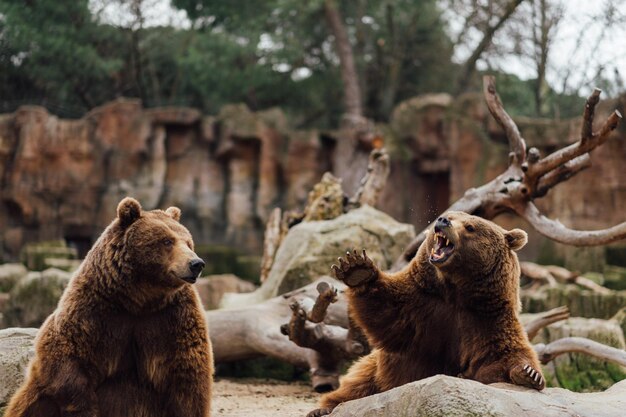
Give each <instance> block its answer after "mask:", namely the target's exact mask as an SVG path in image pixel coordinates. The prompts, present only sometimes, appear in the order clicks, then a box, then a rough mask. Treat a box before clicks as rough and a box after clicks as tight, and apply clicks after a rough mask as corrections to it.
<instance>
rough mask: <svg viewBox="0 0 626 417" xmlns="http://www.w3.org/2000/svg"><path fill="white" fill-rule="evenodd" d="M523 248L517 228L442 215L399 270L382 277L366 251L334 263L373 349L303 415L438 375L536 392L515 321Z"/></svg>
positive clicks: (530, 355)
mask: <svg viewBox="0 0 626 417" xmlns="http://www.w3.org/2000/svg"><path fill="white" fill-rule="evenodd" d="M526 241H527V235H526V233H525V232H524V231H522V230H519V229H514V230H511V231H506V230H504V229H503V228H501V227H500V226H498V225H496V224H494V223H492V222H490V221H487V220H485V219H482V218H480V217H475V216H471V215H469V214H466V213H462V212H448V213H447V214H446V215H444V216H442V217H440V218H439V219H438V220H437V221H436V223H435V224H434V228H433V230H431V231H430V233H429V234H428V236H427V238H426V240H425V241H424V243H423V244H422V245H421V246H420V248H419V250H418V252H417V254H416V255H415V257H414V259H413V260H412V261H411V263H410V264H409V265H408V266H407V267H406V268H405V269H404V270H402V271H400V272H397V273H393V274H389V273H385V272H382V271H380V270H379V269H378V268H377V267H376V266H375V265H374V264H373V263H372V261H371V260H370V259H369V258H368V257H367V254H366V253H365V251H363V254H362V255H360V254H358V253H357V252H356V251H354V252H353V253H350V252H348V253H347V255H346V256H345V259H344V258H340V259H339V265H333V266H332V270H333V272H334V274H335V276H336V277H337V278H338V279H339V280H341V281H343V282H344V283H346V285H348V290H347V292H346V294H347V296H348V300H349V306H350V312H351V314H352V316H353V319H354V320H355V321H356V323H357V324H358V325H359V326H360V327H361V328H362V329H363V331H364V332H365V334H366V335H367V337H368V340H369V342H370V344H371V345H372V346H373V348H374V349H373V350H372V352H371V353H370V354H369V355H367V356H365V357H363V358H361V359H360V360H358V361H357V362H356V363H355V364H354V365H353V366H352V367H351V368H350V370H349V371H348V373H347V375H346V376H345V377H343V378H342V380H341V383H340V386H339V388H338V389H337V390H336V391H333V392H331V393H328V394H326V395H324V396H323V397H322V398H321V408H320V409H317V410H314V411H312V412H311V413H309V417H316V416H322V415H326V414H329V413H330V412H331V411H332V410H333V408H335V407H336V406H337V405H338V404H339V403H342V402H344V401H348V400H353V399H357V398H362V397H364V396H367V395H372V394H375V393H379V392H383V391H386V390H389V389H391V388H394V387H397V386H400V385H402V384H405V383H408V382H412V381H416V380H419V379H422V378H426V377H429V376H433V375H436V374H445V375H452V376H461V377H464V378H470V379H474V380H477V381H480V382H483V383H493V382H509V383H514V384H518V385H524V386H527V387H531V388H535V389H538V390H541V389H543V388H544V386H545V382H544V379H543V376H542V375H541V371H540V366H539V362H538V360H537V356H536V354H535V352H534V350H533V349H532V347H531V345H530V343H529V341H528V337H527V336H526V332H525V331H524V329H523V327H522V326H521V324H520V321H519V317H518V312H519V310H520V301H519V292H518V288H519V276H520V267H519V261H518V259H517V254H516V253H515V251H517V250H519V249H520V248H522V247H523V246H524V245H525V244H526Z"/></svg>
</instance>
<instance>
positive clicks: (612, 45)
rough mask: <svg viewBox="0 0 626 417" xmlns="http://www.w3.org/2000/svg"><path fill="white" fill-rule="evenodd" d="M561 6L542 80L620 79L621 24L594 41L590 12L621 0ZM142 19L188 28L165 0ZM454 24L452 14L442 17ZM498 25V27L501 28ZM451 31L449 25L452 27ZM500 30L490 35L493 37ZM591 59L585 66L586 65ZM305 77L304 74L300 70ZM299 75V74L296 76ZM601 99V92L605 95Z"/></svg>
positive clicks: (515, 60) (97, 5)
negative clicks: (601, 72) (600, 72)
mask: <svg viewBox="0 0 626 417" xmlns="http://www.w3.org/2000/svg"><path fill="white" fill-rule="evenodd" d="M556 1H558V2H559V3H560V4H561V5H562V6H563V7H564V17H563V20H562V23H561V24H560V26H559V28H558V32H557V33H556V36H555V42H554V45H553V47H552V50H551V54H550V58H549V63H548V70H547V80H548V82H549V84H550V85H551V86H553V87H554V88H556V89H557V91H560V89H561V85H562V83H563V78H564V75H563V74H564V73H565V72H566V71H567V69H570V70H571V71H570V72H571V74H570V76H569V79H568V80H569V82H568V85H569V87H575V86H582V89H581V93H582V94H587V93H588V92H589V91H590V90H591V89H592V88H593V87H594V86H593V85H590V84H591V83H592V81H591V80H592V79H593V74H594V73H595V71H596V70H597V67H598V65H602V66H603V67H604V68H605V74H606V75H607V76H609V78H611V79H612V78H613V77H614V76H615V75H614V69H616V68H617V69H618V70H619V71H620V73H621V77H622V79H625V78H626V24H622V25H615V27H613V28H612V29H611V31H610V36H608V37H607V38H606V39H604V40H603V41H602V42H600V43H598V42H597V41H598V38H599V34H600V32H601V28H602V23H599V22H597V21H595V22H594V21H593V20H592V16H595V15H599V14H601V12H602V10H604V8H605V7H606V5H607V4H608V3H612V4H613V5H614V7H616V8H617V11H618V13H619V14H621V15H622V16H626V1H624V0H556ZM144 4H145V5H146V6H147V7H144V11H143V13H144V17H145V25H146V26H159V25H172V26H176V27H183V28H188V27H190V26H191V23H190V21H189V19H188V18H187V14H186V12H184V11H181V10H176V9H175V8H173V7H172V6H171V0H144ZM90 5H91V8H92V10H93V11H94V12H97V13H98V15H99V17H100V19H101V20H102V21H104V22H108V23H113V24H116V25H120V26H129V25H130V24H131V22H132V19H131V14H130V13H128V12H127V11H125V10H123V8H121V7H120V3H117V2H115V1H110V0H90ZM447 17H448V19H449V20H450V21H451V22H452V25H451V26H452V27H454V16H450V15H448V16H447ZM503 29H504V28H503ZM453 30H454V29H452V31H453ZM581 31H585V34H584V38H583V39H584V41H583V43H582V45H581V47H580V48H578V49H576V41H577V39H578V38H579V34H580V33H581ZM504 32H505V31H504V30H501V31H500V32H498V33H496V40H500V41H502V40H505V39H502V38H498V36H502V34H503V33H504ZM468 54H469V49H468V48H463V47H459V48H457V49H456V50H455V59H456V60H457V61H462V60H463V59H464V58H465V57H467V56H468ZM590 62H591V65H590V64H589V63H590ZM491 63H492V64H493V65H495V66H497V67H499V68H501V69H503V70H504V71H506V72H509V73H513V74H516V75H518V76H519V77H520V78H522V79H529V78H534V77H535V69H534V68H533V67H532V63H531V62H530V61H529V60H528V59H524V58H520V57H519V56H515V55H509V56H507V57H504V58H500V59H495V60H492V61H491ZM478 67H479V69H485V68H486V63H485V61H482V62H481V61H479V63H478ZM305 75H306V74H305ZM299 78H303V77H302V76H300V77H299ZM609 93H610V92H609ZM605 97H606V96H605Z"/></svg>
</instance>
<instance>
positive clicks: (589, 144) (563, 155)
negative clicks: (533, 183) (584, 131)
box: [528, 110, 622, 178]
mask: <svg viewBox="0 0 626 417" xmlns="http://www.w3.org/2000/svg"><path fill="white" fill-rule="evenodd" d="M621 118H622V115H621V113H620V112H619V111H617V110H615V111H614V112H613V113H611V115H610V116H609V117H608V118H607V120H606V121H605V122H604V125H602V128H600V131H598V132H597V133H594V134H593V135H592V136H591V137H590V138H588V139H587V140H586V141H584V142H583V141H579V142H576V143H573V144H571V145H569V146H566V147H565V148H563V149H560V150H558V151H556V152H553V153H551V154H550V155H548V156H546V157H545V158H543V159H542V160H540V161H539V162H537V163H536V164H535V165H533V166H532V167H529V169H528V175H529V177H532V178H537V177H540V176H542V175H545V174H546V173H548V172H550V171H552V170H553V169H555V168H557V167H558V166H560V165H562V164H564V163H566V162H567V161H571V160H572V159H574V158H576V157H578V156H581V155H583V154H586V153H589V152H590V151H592V150H594V149H595V148H597V147H598V146H600V145H602V144H603V143H604V142H606V140H607V138H608V137H609V133H611V132H612V131H613V130H615V128H616V127H617V124H618V123H619V121H620V119H621Z"/></svg>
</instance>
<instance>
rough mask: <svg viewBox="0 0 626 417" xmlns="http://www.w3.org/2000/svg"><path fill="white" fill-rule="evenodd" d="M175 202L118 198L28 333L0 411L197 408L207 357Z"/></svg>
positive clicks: (202, 401) (124, 413)
mask: <svg viewBox="0 0 626 417" xmlns="http://www.w3.org/2000/svg"><path fill="white" fill-rule="evenodd" d="M179 219H180V210H179V209H178V208H176V207H170V208H169V209H167V210H166V211H161V210H153V211H142V209H141V206H140V205H139V203H138V202H137V201H136V200H134V199H132V198H126V199H124V200H122V201H121V202H120V204H119V206H118V209H117V219H115V220H114V221H113V222H112V223H111V224H110V225H109V226H108V227H107V229H106V230H105V231H104V232H103V233H102V235H101V236H100V238H99V239H98V240H97V242H96V243H95V244H94V246H93V248H92V249H91V251H90V252H89V253H88V254H87V256H86V258H85V260H84V262H83V263H82V265H81V267H80V269H79V270H78V271H77V272H76V274H75V276H74V277H73V279H72V280H71V282H70V284H69V286H68V288H67V289H66V291H65V293H64V294H63V297H62V298H61V300H60V302H59V306H58V307H57V309H56V311H55V312H54V313H53V314H52V315H51V316H50V317H48V319H47V320H46V322H45V323H44V324H43V326H42V327H41V329H40V330H39V333H38V335H37V340H36V343H35V349H36V354H35V357H34V359H33V360H32V362H31V364H30V366H29V371H28V376H27V379H26V382H25V383H24V384H23V385H22V387H20V389H19V390H18V391H17V392H16V393H15V395H14V396H13V398H12V399H11V401H10V403H9V406H8V408H7V410H6V414H5V417H25V416H29V417H60V416H70V415H71V416H76V417H79V416H80V417H87V416H89V417H138V416H150V417H174V416H179V417H188V416H194V417H206V416H209V413H210V393H211V385H212V375H213V358H212V352H211V346H210V342H209V339H208V331H207V324H206V319H205V316H204V313H203V311H202V309H201V305H200V302H199V298H198V296H197V293H196V291H195V289H194V288H193V287H192V286H191V285H190V283H192V282H194V281H195V280H196V278H197V276H198V275H199V273H200V271H201V269H202V267H203V266H204V262H202V260H201V259H199V258H198V256H197V255H196V254H195V253H194V251H193V241H192V239H191V235H190V234H189V232H188V231H187V229H186V228H185V227H184V226H182V225H181V224H180V223H179Z"/></svg>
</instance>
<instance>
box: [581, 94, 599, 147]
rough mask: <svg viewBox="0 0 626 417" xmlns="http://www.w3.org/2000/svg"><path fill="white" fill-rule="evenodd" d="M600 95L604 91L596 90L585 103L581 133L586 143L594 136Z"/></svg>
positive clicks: (582, 139)
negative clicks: (594, 123) (595, 114)
mask: <svg viewBox="0 0 626 417" xmlns="http://www.w3.org/2000/svg"><path fill="white" fill-rule="evenodd" d="M600 93H602V90H600V89H599V88H595V89H594V90H593V93H591V95H590V96H589V98H588V99H587V102H586V103H585V111H584V113H583V126H582V130H581V133H580V141H581V142H585V141H587V140H589V139H590V138H591V137H592V136H593V116H594V111H595V108H596V105H597V104H598V102H599V101H600Z"/></svg>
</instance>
